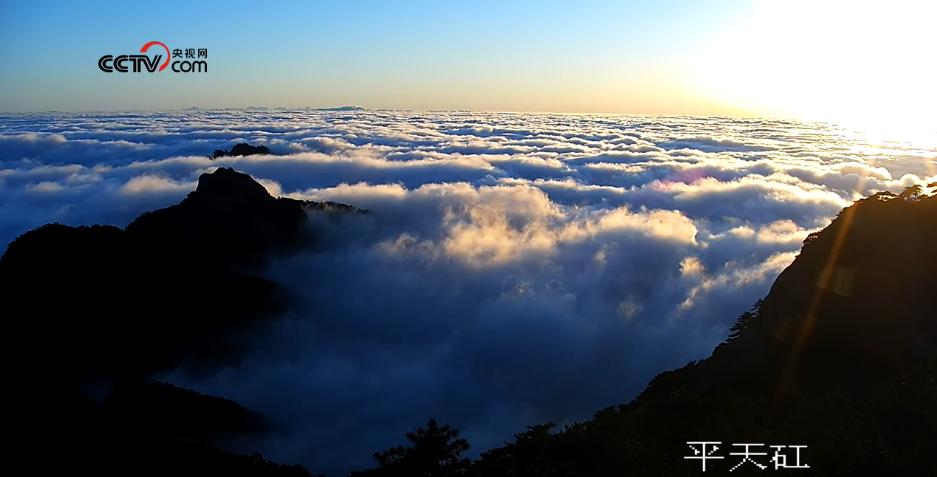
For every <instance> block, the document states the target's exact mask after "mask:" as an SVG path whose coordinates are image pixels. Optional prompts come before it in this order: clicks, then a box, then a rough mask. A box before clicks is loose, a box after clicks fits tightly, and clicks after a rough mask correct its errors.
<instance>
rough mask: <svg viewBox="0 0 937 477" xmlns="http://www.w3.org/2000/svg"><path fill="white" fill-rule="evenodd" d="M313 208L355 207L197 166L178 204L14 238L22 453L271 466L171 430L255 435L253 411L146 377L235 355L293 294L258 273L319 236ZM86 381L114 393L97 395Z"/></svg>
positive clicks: (8, 301)
mask: <svg viewBox="0 0 937 477" xmlns="http://www.w3.org/2000/svg"><path fill="white" fill-rule="evenodd" d="M310 210H319V211H320V212H318V213H345V212H346V211H349V210H352V209H348V208H344V209H343V208H335V207H331V206H328V205H326V204H314V203H306V202H302V201H297V200H291V199H283V198H279V199H277V198H273V197H271V196H270V195H269V194H268V193H267V191H266V190H265V189H264V188H263V187H262V186H261V185H260V184H258V183H257V182H255V181H254V180H253V179H252V178H251V177H250V176H248V175H246V174H241V173H238V172H235V171H234V170H232V169H224V168H222V169H218V170H216V171H215V172H213V173H211V174H203V175H202V176H201V177H200V178H199V184H198V188H197V189H196V190H195V191H193V192H192V193H190V194H189V195H188V197H186V198H185V200H183V201H182V202H181V203H180V204H178V205H174V206H172V207H168V208H166V209H162V210H157V211H154V212H148V213H145V214H143V215H141V216H140V217H138V218H137V219H136V220H134V221H133V222H132V223H131V224H130V225H128V226H127V228H126V229H125V230H122V229H120V228H117V227H111V226H91V227H68V226H64V225H59V224H51V225H46V226H43V227H40V228H38V229H36V230H33V231H30V232H27V233H25V234H23V235H22V236H21V237H19V238H18V239H16V240H15V241H14V242H13V243H11V244H10V246H9V247H8V249H7V250H6V252H5V253H4V255H3V257H2V258H0V304H2V305H0V306H2V309H3V313H2V316H3V318H2V321H3V325H4V341H3V349H2V353H3V371H4V376H5V378H6V381H7V389H8V392H7V394H6V395H5V397H4V400H5V402H4V410H5V411H6V413H7V418H8V419H7V420H6V421H5V422H7V423H8V426H9V427H8V429H11V432H12V433H13V434H14V435H18V436H19V446H20V447H17V449H18V450H19V451H21V452H23V453H24V455H31V454H32V453H36V452H38V453H39V454H40V456H41V455H42V454H48V455H55V456H57V458H59V459H64V458H65V457H66V456H68V457H72V458H75V459H78V461H79V462H83V463H84V464H86V465H87V466H89V468H93V469H98V470H100V469H102V468H107V469H109V470H113V471H117V470H118V469H120V468H121V467H124V468H126V467H125V466H127V465H132V464H134V463H136V465H139V464H140V463H141V462H145V461H148V460H157V461H160V462H166V463H167V464H166V465H165V466H162V467H160V468H162V469H164V470H167V471H168V470H171V469H173V468H174V467H179V466H181V467H180V468H184V467H185V466H186V465H187V464H186V463H191V464H192V465H201V466H204V467H202V470H206V469H211V468H213V467H212V466H220V467H217V468H218V469H228V470H231V469H241V468H243V469H248V470H249V469H253V468H255V467H256V468H257V469H267V470H270V469H273V470H276V469H277V467H275V466H272V464H270V465H268V464H269V463H266V462H265V461H262V460H260V459H256V458H255V459H253V460H252V459H251V458H244V459H240V458H235V457H232V456H229V455H227V454H224V453H222V452H220V451H210V452H208V451H207V450H206V449H207V448H204V447H200V446H203V445H207V444H208V443H209V442H210V440H206V439H200V440H199V445H200V446H196V447H187V445H188V444H192V442H190V441H188V440H187V441H186V442H185V444H186V445H185V446H182V445H181V444H180V442H179V440H178V439H176V437H178V436H191V435H193V433H196V434H198V435H200V436H202V437H205V436H212V435H214V432H215V431H218V432H222V433H238V432H258V430H259V429H260V427H258V426H259V424H257V423H258V422H260V421H258V420H257V419H255V418H253V417H250V416H251V414H250V413H249V411H247V410H243V409H240V408H239V407H237V405H236V404H234V403H230V402H226V401H223V400H212V399H211V398H208V397H204V396H203V397H201V398H199V397H198V396H197V395H195V394H194V393H183V392H181V390H180V391H179V392H176V391H175V390H173V389H172V388H166V387H161V386H157V385H146V384H145V383H141V380H145V379H146V378H147V376H149V375H151V374H152V373H153V372H156V371H159V370H164V369H168V368H171V367H173V366H177V365H179V364H181V363H183V362H185V363H187V364H190V365H195V366H199V365H204V366H211V365H213V364H217V363H218V362H219V361H228V360H233V359H237V357H238V346H237V345H236V344H235V343H237V342H238V340H236V339H233V337H235V336H237V335H238V334H239V333H242V332H243V331H244V330H246V329H247V328H248V327H249V326H251V325H252V324H253V323H255V322H257V321H260V320H265V319H270V318H272V317H275V316H277V315H278V314H279V313H280V312H281V311H282V309H283V307H285V306H287V305H288V303H289V301H288V298H289V297H288V294H287V293H286V292H285V291H284V289H283V288H281V287H280V286H279V285H278V284H276V283H273V282H271V281H269V280H266V279H264V278H262V277H261V276H259V274H258V272H259V271H260V269H261V268H262V266H263V264H264V261H265V259H266V257H268V256H270V255H271V254H277V253H286V252H288V251H289V250H291V249H293V248H295V247H299V246H304V247H308V246H314V236H313V235H314V234H313V233H312V231H311V226H310V224H309V221H308V219H307V215H306V213H307V211H310ZM89 388H90V389H95V388H98V389H100V390H103V391H99V392H104V393H105V395H106V393H108V392H110V393H111V396H110V397H108V398H106V399H104V401H102V403H101V404H98V403H95V402H94V401H92V400H90V399H88V397H87V396H88V394H89V393H88V389H89ZM128 403H129V404H128ZM157 404H160V405H163V406H164V407H163V408H161V409H157V408H155V407H154V406H155V405H157ZM166 406H168V407H166ZM193 406H194V407H193ZM157 415H161V416H164V418H163V419H156V420H155V421H154V418H153V417H154V416H157ZM196 415H199V416H202V417H205V416H215V417H209V418H206V419H207V420H206V419H201V420H200V419H196V418H195V417H194V416H196ZM115 416H117V417H115ZM170 416H190V417H192V418H191V419H188V418H186V419H175V420H172V419H170V418H169V417H170ZM232 416H233V417H232ZM156 421H159V422H156ZM127 422H137V423H148V424H147V425H140V426H127V425H126V423H127ZM248 423H250V425H248ZM157 424H158V425H159V426H162V427H159V429H160V431H159V432H155V431H153V429H154V427H153V426H156V425H157ZM242 424H243V425H242ZM261 427H262V426H261ZM115 436H124V437H125V438H115ZM134 440H137V441H138V442H137V443H136V444H132V443H133V442H134ZM147 449H149V450H147ZM203 451H204V452H203ZM118 454H119V455H126V456H136V457H135V458H133V459H131V458H129V457H127V458H126V459H116V458H115V457H114V456H115V455H118ZM160 454H163V455H162V457H160ZM239 459H240V460H239ZM150 464H153V463H152V462H151V463H150ZM226 466H227V467H226ZM131 469H132V470H130V471H128V473H131V474H133V473H139V471H140V468H138V467H133V466H131ZM71 470H72V471H74V469H71ZM288 470H289V469H288ZM294 470H295V469H293V470H290V471H291V472H292V471H294ZM300 470H301V469H300Z"/></svg>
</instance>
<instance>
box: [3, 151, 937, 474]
mask: <svg viewBox="0 0 937 477" xmlns="http://www.w3.org/2000/svg"><path fill="white" fill-rule="evenodd" d="M310 213H323V214H349V213H364V212H363V211H360V210H358V209H355V208H353V207H350V206H345V205H341V204H320V203H313V202H304V201H298V200H293V199H286V198H274V197H271V196H270V195H269V194H268V193H267V191H266V190H265V189H264V188H263V187H262V186H261V185H260V184H258V183H257V182H256V181H254V180H253V179H252V178H251V177H250V176H247V175H246V174H242V173H239V172H236V171H234V170H232V169H226V168H220V169H217V170H216V171H214V172H213V173H206V174H203V175H202V176H201V177H200V178H199V183H198V187H197V189H196V190H195V191H193V192H192V193H190V194H189V195H188V197H186V198H185V199H184V200H183V201H182V202H181V203H179V204H177V205H174V206H171V207H168V208H165V209H161V210H157V211H153V212H148V213H145V214H142V215H141V216H140V217H138V218H137V219H136V220H134V221H133V222H132V223H130V224H129V225H128V226H127V227H126V228H125V229H120V228H117V227H112V226H91V227H69V226H64V225H58V224H52V225H46V226H43V227H40V228H38V229H36V230H33V231H30V232H27V233H25V234H23V235H22V236H20V237H19V238H18V239H16V240H15V241H14V242H12V243H11V244H10V246H9V247H8V249H7V250H6V252H5V253H4V255H3V256H2V258H0V307H2V310H3V314H2V315H3V324H4V328H5V330H4V337H5V339H4V346H3V357H4V360H3V361H4V364H3V366H4V367H3V370H4V373H5V376H6V384H7V386H6V387H5V393H4V401H5V402H4V411H5V414H6V416H5V420H4V422H6V423H8V425H7V426H8V427H7V428H8V429H10V430H11V432H10V433H9V435H11V436H12V437H13V441H14V444H13V445H12V446H10V447H9V448H8V449H7V450H8V451H9V452H10V456H12V457H8V463H9V462H10V459H12V460H13V461H16V462H20V463H23V464H24V465H25V466H26V467H27V468H28V467H30V466H31V467H32V468H33V469H34V470H35V471H36V472H37V473H38V472H42V473H48V472H50V471H67V472H69V473H76V472H77V473H89V472H90V473H93V474H95V475H101V474H118V473H119V474H122V475H141V474H142V475H151V474H152V475H166V474H189V473H192V472H202V473H209V474H214V475H308V474H307V472H306V471H305V470H304V469H302V468H300V467H296V466H281V465H277V464H273V463H271V462H269V461H266V460H264V459H262V458H261V457H259V456H251V457H248V456H237V455H232V454H229V453H226V452H223V451H220V450H217V449H216V448H215V447H216V445H217V444H218V443H220V442H221V441H222V440H223V438H224V436H225V435H231V434H240V433H259V432H264V431H265V430H266V424H265V422H264V419H263V417H262V416H260V415H258V414H256V413H253V412H252V411H249V410H247V409H244V408H242V407H241V406H239V405H237V404H236V403H233V402H231V401H227V400H223V399H219V398H213V397H209V396H203V395H200V394H197V393H194V392H192V391H187V390H184V389H181V388H177V387H175V386H171V385H168V384H160V383H153V382H151V381H149V380H148V378H149V376H151V375H152V373H154V372H156V371H160V370H166V369H170V368H172V367H175V366H177V365H179V364H180V363H183V362H186V363H189V364H191V363H196V364H201V365H204V366H213V365H217V364H218V363H225V362H230V361H231V360H236V359H237V358H238V356H239V349H238V345H237V342H238V340H237V339H234V338H235V337H237V336H243V334H244V332H245V331H248V330H250V329H251V326H253V325H255V324H257V323H260V322H263V321H264V320H270V319H275V318H276V316H277V315H279V314H280V312H281V311H282V310H283V309H284V308H285V307H288V306H289V303H290V298H291V297H290V294H289V292H287V291H286V288H285V287H283V286H281V285H280V284H277V283H273V282H271V281H269V280H267V279H264V278H262V277H260V275H259V271H260V270H261V269H262V267H263V265H264V263H265V262H266V260H268V259H269V257H271V255H275V254H283V253H289V252H290V251H294V250H298V249H303V248H309V247H315V246H316V231H315V229H314V227H313V226H312V225H311V223H310V221H309V220H308V218H307V214H310ZM934 244H937V198H935V197H929V196H927V195H925V194H923V192H922V190H921V188H919V187H916V188H911V189H908V190H907V191H905V192H904V193H902V194H900V195H894V194H888V193H880V194H876V195H874V196H872V197H869V198H866V199H863V200H860V201H857V202H856V203H855V204H854V205H852V206H851V207H849V208H847V209H845V210H843V212H842V213H840V215H839V216H838V217H837V218H836V219H835V220H834V221H833V222H832V223H831V224H830V225H829V226H828V227H827V228H825V229H824V230H823V231H821V232H818V233H815V234H812V235H811V236H810V237H808V239H807V240H806V241H805V243H804V247H803V249H802V251H801V253H800V255H799V256H798V258H797V259H796V260H795V261H794V263H793V264H791V265H790V267H788V268H787V269H786V270H785V271H784V272H783V273H782V274H781V275H780V276H779V277H778V279H777V281H776V282H775V283H774V285H773V287H772V288H771V291H770V292H769V294H768V295H767V296H766V297H765V298H764V299H763V300H762V301H760V302H759V303H757V304H756V305H755V306H754V308H753V309H752V311H751V312H749V313H746V314H744V315H742V316H741V317H740V318H739V319H738V321H737V322H736V324H735V326H734V327H733V329H732V333H731V335H730V336H729V337H728V338H727V339H726V341H725V342H724V343H722V344H721V345H719V346H718V347H717V348H716V349H715V350H714V351H713V354H712V356H710V357H709V358H707V359H704V360H702V361H699V362H694V363H690V364H688V365H687V366H685V367H683V368H681V369H678V370H674V371H668V372H664V373H661V374H660V375H658V376H657V377H656V378H655V379H654V380H653V381H652V382H651V383H650V384H649V385H648V387H647V389H646V390H645V391H644V392H643V393H642V394H641V395H640V396H639V397H638V398H636V399H635V400H634V401H632V402H631V403H629V404H625V405H621V406H616V407H613V408H609V409H605V410H602V411H600V412H598V413H596V414H595V416H594V417H593V418H592V419H591V420H589V421H586V422H583V423H579V424H575V425H572V426H568V427H567V428H565V429H562V430H557V429H553V428H552V426H551V425H549V424H544V425H541V426H535V427H532V428H530V429H528V430H527V431H526V432H523V433H521V434H518V436H517V438H516V440H515V441H513V442H510V443H508V444H506V445H505V446H503V447H500V448H496V449H492V450H489V451H487V452H485V453H484V454H483V455H482V456H481V458H479V459H477V460H475V461H474V462H468V461H464V462H463V461H462V460H457V462H458V466H457V467H439V466H435V467H432V468H433V469H435V470H432V471H426V472H424V471H418V472H419V475H478V476H605V475H608V476H613V475H614V476H628V475H648V476H650V475H655V476H657V475H667V476H673V475H699V474H700V472H701V469H700V466H699V464H698V462H697V461H694V460H690V459H685V458H684V457H687V456H692V455H693V448H692V447H691V446H689V445H688V442H696V441H719V442H720V443H721V444H720V445H721V448H720V449H719V455H721V456H724V457H725V459H724V460H721V461H711V462H710V465H711V467H710V469H709V470H708V471H709V472H712V473H715V474H716V475H725V473H726V472H728V470H729V468H730V467H732V466H733V465H735V464H736V463H737V462H736V460H739V459H740V458H736V459H735V460H733V458H732V457H731V456H730V455H729V452H734V451H735V449H732V447H731V444H732V443H741V442H748V443H762V444H765V445H766V446H767V445H806V446H807V447H806V448H804V449H803V452H802V457H801V458H802V460H803V462H804V464H805V465H809V468H804V469H797V470H796V471H795V470H791V472H797V474H795V475H824V476H827V475H937V459H935V458H934V455H935V454H937V433H935V430H937V346H935V343H937V319H934V318H935V317H934V314H935V310H937V293H935V286H934V282H933V276H934V271H935V270H937V247H935V246H934ZM582 392H588V389H583V390H582ZM428 417H429V416H428ZM447 432H448V431H447ZM339 437H340V436H339ZM762 451H770V449H767V448H763V449H762ZM387 455H391V454H387ZM393 455H394V456H396V455H398V454H393ZM399 455H404V454H399ZM407 455H409V454H407ZM714 455H715V454H714ZM771 455H772V454H771V452H768V455H765V456H758V457H756V458H755V459H754V460H756V461H758V462H759V463H761V464H764V465H767V466H769V467H767V468H766V470H762V469H760V468H759V467H757V466H755V465H754V464H751V463H747V464H746V465H745V466H742V467H739V468H738V469H737V470H736V471H735V472H733V475H747V474H752V473H754V474H760V473H771V472H772V471H773V470H774V469H773V465H774V463H773V462H771V460H770V457H771ZM392 457H393V456H392ZM430 460H432V459H430ZM387 462H389V464H387V466H385V467H386V468H384V469H383V470H381V469H378V470H375V471H374V472H373V474H375V475H406V473H404V472H401V471H399V469H400V468H402V467H398V470H397V471H395V470H394V467H393V465H394V462H395V461H394V460H393V459H392V458H390V457H388V459H387ZM789 463H791V464H792V463H793V461H789ZM411 470H412V468H411ZM368 475H370V474H368ZM410 475H416V474H412V473H411V474H410Z"/></svg>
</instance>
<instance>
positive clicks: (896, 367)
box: [472, 187, 937, 476]
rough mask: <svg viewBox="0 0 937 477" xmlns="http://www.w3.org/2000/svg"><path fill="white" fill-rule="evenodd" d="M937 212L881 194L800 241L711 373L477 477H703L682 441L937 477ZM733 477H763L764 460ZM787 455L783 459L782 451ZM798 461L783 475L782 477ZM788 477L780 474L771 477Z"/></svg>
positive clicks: (687, 374) (695, 371) (671, 383)
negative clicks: (799, 450) (795, 448)
mask: <svg viewBox="0 0 937 477" xmlns="http://www.w3.org/2000/svg"><path fill="white" fill-rule="evenodd" d="M934 244H937V197H928V196H926V195H923V194H922V193H921V189H920V188H919V187H914V188H911V189H908V190H906V191H905V192H904V193H902V194H901V195H898V196H895V195H894V194H889V193H880V194H876V195H875V196H873V197H869V198H867V199H864V200H860V201H858V202H856V203H855V204H854V205H852V206H851V207H849V208H847V209H845V210H844V211H843V212H841V213H840V215H839V216H838V217H837V218H836V219H835V220H834V221H833V222H832V223H831V224H830V225H829V226H828V227H826V228H825V229H824V230H823V231H821V232H818V233H815V234H812V235H811V236H810V237H808V239H807V240H806V241H805V244H804V247H803V250H802V251H801V253H800V255H799V256H798V257H797V259H796V260H795V261H794V263H793V264H791V266H790V267H788V268H787V269H786V270H785V271H784V272H783V273H782V274H781V275H780V276H779V277H778V279H777V281H776V282H775V283H774V285H773V286H772V288H771V291H770V293H769V294H768V295H767V297H766V298H764V300H762V301H760V302H759V303H758V304H757V305H756V306H755V307H754V308H753V310H752V312H750V313H746V314H744V315H743V316H742V317H740V318H739V320H738V321H737V322H736V324H735V326H734V327H733V329H732V333H731V335H730V336H729V338H728V339H727V340H726V341H725V342H724V343H723V344H721V345H720V346H718V347H717V348H716V349H715V350H714V352H713V354H712V356H710V357H709V358H707V359H705V360H702V361H699V362H694V363H690V364H688V365H687V366H685V367H683V368H681V369H678V370H675V371H670V372H664V373H661V374H660V375H658V376H657V377H656V378H655V379H654V380H653V381H652V382H651V383H650V385H649V386H648V387H647V389H646V390H645V391H644V392H643V393H642V394H641V395H640V396H639V397H638V398H637V399H635V400H634V401H632V402H631V403H629V404H627V405H621V406H617V407H612V408H609V409H605V410H603V411H600V412H598V413H597V414H596V415H595V416H594V417H593V418H592V419H591V420H589V421H587V422H584V423H580V424H575V425H572V426H569V427H567V428H566V429H564V430H562V431H560V432H551V427H552V426H551V425H544V426H536V427H532V428H530V429H529V430H528V431H527V432H525V433H522V434H519V435H518V436H517V438H516V440H515V441H514V442H511V443H508V444H507V445H505V446H504V447H501V448H498V449H493V450H490V451H488V452H486V453H484V454H483V456H482V458H481V459H480V460H479V461H477V462H476V463H475V465H474V466H473V469H472V472H473V473H474V474H475V475H479V476H535V475H536V476H544V475H556V476H603V475H608V476H612V475H614V476H622V475H648V476H650V475H655V476H656V475H668V476H675V475H699V474H700V472H701V469H700V463H699V461H687V460H684V459H683V457H684V456H688V455H692V450H691V449H690V448H689V447H688V445H687V442H688V441H704V440H710V441H722V443H723V446H722V449H721V450H720V451H718V453H717V455H722V456H723V457H725V460H724V461H710V462H709V466H708V469H709V470H708V471H709V472H710V473H712V472H715V473H716V474H718V475H724V474H725V473H727V472H728V470H729V468H731V467H732V466H734V465H735V464H736V463H738V461H740V460H741V459H742V458H741V457H732V456H730V455H729V454H728V453H729V452H738V451H739V450H740V448H735V447H731V446H730V444H731V443H742V442H749V443H763V444H766V445H802V444H803V445H807V446H808V447H807V449H805V450H804V451H803V462H804V463H806V464H808V465H809V466H810V469H798V470H789V471H788V472H796V475H823V476H831V475H937V460H935V459H934V455H935V453H937V433H935V429H937V346H935V344H937V320H935V319H934V315H935V313H937V293H935V286H934V281H933V274H934V270H935V269H937V247H935V246H934ZM758 450H759V451H761V452H764V451H768V452H769V453H768V455H767V456H765V457H759V458H756V460H758V461H760V463H761V464H762V465H768V466H769V467H768V468H767V469H766V470H764V471H762V470H760V469H758V468H756V467H755V466H753V465H752V464H750V463H746V464H745V465H744V466H742V467H739V468H738V469H737V470H736V471H735V472H733V475H746V474H749V473H751V474H760V473H763V472H768V473H770V472H774V468H773V464H772V462H771V456H772V455H773V450H772V449H769V448H767V447H763V448H761V449H758ZM784 452H786V453H790V451H789V450H785V451H784ZM793 460H794V458H793V455H791V457H789V464H791V465H793ZM779 471H783V470H779Z"/></svg>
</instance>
